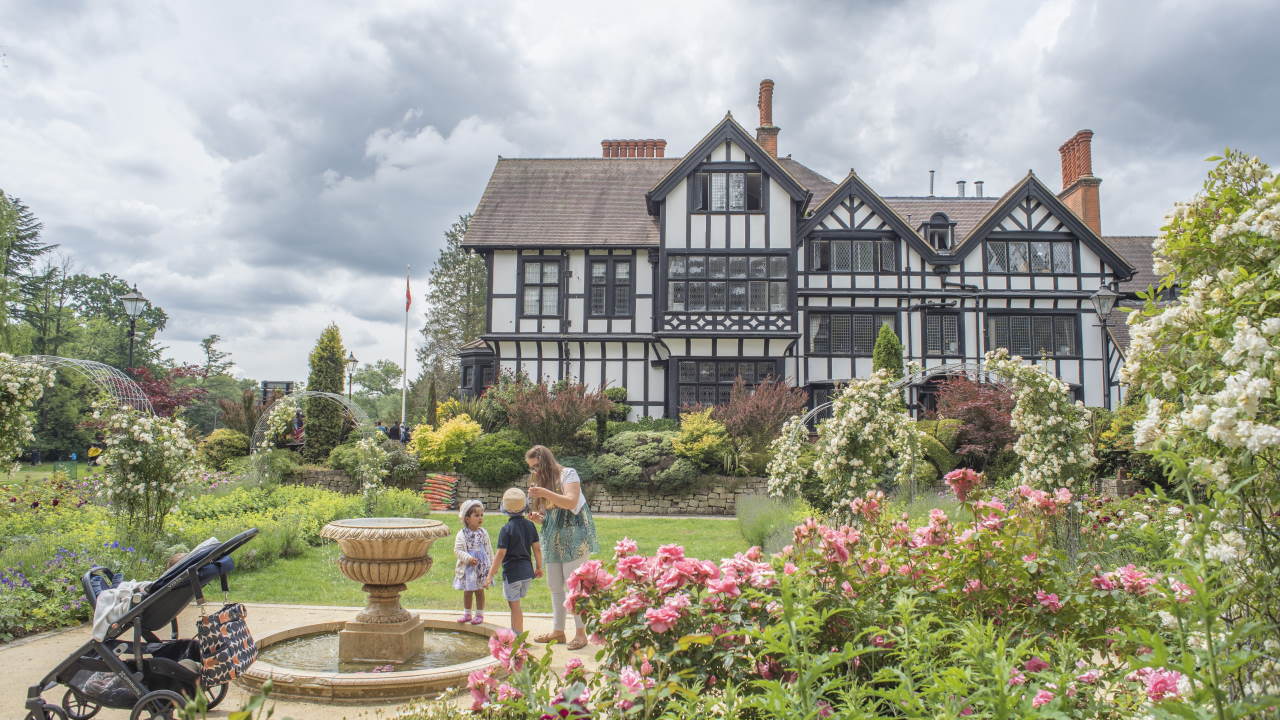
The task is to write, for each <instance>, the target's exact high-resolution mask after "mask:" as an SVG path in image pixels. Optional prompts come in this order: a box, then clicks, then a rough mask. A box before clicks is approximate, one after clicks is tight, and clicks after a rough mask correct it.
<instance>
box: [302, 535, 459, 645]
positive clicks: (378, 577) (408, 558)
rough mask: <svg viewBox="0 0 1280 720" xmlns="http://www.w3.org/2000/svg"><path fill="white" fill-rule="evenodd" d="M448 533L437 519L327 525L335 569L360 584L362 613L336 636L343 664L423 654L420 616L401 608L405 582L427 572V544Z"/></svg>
mask: <svg viewBox="0 0 1280 720" xmlns="http://www.w3.org/2000/svg"><path fill="white" fill-rule="evenodd" d="M448 534H449V529H448V528H447V527H445V524H444V523H442V522H440V521H439V520H421V519H418V518H356V519H351V520H335V521H334V522H331V523H329V524H328V525H325V526H324V528H323V529H322V530H321V531H320V537H324V538H328V539H330V540H334V541H336V542H337V543H338V547H339V549H341V550H342V556H341V557H340V558H338V567H339V569H341V570H342V574H343V575H346V576H347V577H348V578H351V579H352V580H355V581H356V582H358V583H362V585H363V587H362V588H361V589H363V590H364V592H365V593H366V594H367V595H368V601H367V603H366V605H365V608H364V610H362V611H360V613H359V614H357V615H356V617H355V620H353V621H349V622H347V623H344V625H343V627H342V630H341V631H340V632H339V633H338V655H339V657H340V658H341V659H342V660H358V661H367V662H386V663H402V662H404V661H405V660H408V659H409V658H411V657H413V656H414V655H416V654H418V653H419V652H421V651H422V625H423V622H422V618H420V617H418V616H417V615H414V614H412V613H410V612H408V611H407V610H405V609H404V608H403V607H401V605H400V593H402V592H404V591H405V583H408V582H412V581H413V580H417V579H418V578H420V577H422V576H423V575H424V574H426V572H427V571H428V570H430V569H431V556H430V554H429V551H430V548H431V543H433V542H435V541H436V539H437V538H441V537H444V536H445V535H448Z"/></svg>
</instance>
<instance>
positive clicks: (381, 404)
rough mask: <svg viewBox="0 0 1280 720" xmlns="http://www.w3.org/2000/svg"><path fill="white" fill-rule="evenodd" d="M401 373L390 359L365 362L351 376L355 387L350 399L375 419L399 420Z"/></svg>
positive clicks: (402, 373) (398, 367) (402, 372)
mask: <svg viewBox="0 0 1280 720" xmlns="http://www.w3.org/2000/svg"><path fill="white" fill-rule="evenodd" d="M403 375H404V371H403V370H401V369H400V366H399V365H398V364H396V363H394V362H392V361H390V360H378V361H377V362H374V363H367V364H365V366H364V367H362V368H360V369H359V370H356V372H355V375H353V376H352V384H353V385H355V387H356V388H357V389H356V391H355V392H354V393H353V394H352V399H353V400H354V401H355V402H356V404H357V405H359V406H360V407H361V408H363V409H364V411H365V412H367V413H369V417H371V418H373V419H375V420H378V419H382V420H387V421H391V420H395V421H396V422H399V421H400V378H401V377H402V376H403Z"/></svg>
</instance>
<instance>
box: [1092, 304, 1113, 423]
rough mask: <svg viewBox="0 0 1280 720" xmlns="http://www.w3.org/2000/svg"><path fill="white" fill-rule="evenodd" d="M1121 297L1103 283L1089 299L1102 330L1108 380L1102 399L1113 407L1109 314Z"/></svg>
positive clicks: (1108, 405)
mask: <svg viewBox="0 0 1280 720" xmlns="http://www.w3.org/2000/svg"><path fill="white" fill-rule="evenodd" d="M1119 299H1120V293H1118V292H1116V291H1115V290H1112V289H1111V288H1109V287H1107V286H1106V285H1103V286H1102V287H1100V288H1098V290H1097V291H1096V292H1095V293H1093V294H1092V295H1090V296H1089V300H1090V301H1091V302H1092V303H1093V310H1094V312H1096V313H1098V329H1099V330H1101V331H1102V365H1103V367H1102V374H1103V378H1104V379H1105V380H1106V397H1104V398H1103V399H1102V400H1103V402H1102V404H1103V407H1105V408H1107V409H1108V410H1110V409H1111V369H1110V362H1109V361H1108V359H1107V358H1108V355H1107V338H1108V335H1107V325H1108V322H1107V316H1109V315H1110V314H1111V311H1112V310H1114V309H1115V306H1116V300H1119Z"/></svg>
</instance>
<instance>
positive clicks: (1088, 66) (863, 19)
mask: <svg viewBox="0 0 1280 720" xmlns="http://www.w3.org/2000/svg"><path fill="white" fill-rule="evenodd" d="M1277 27H1280V4H1278V3H1275V2H1269V1H1267V0H1259V1H1258V2H1231V1H1221V2H1215V3H1205V2H1201V1H1200V0H1184V1H1182V2H1162V3H1139V2H1073V1H1070V0H1052V1H1050V2H1043V3H1026V2H987V1H985V0H965V1H964V2H947V3H937V4H933V3H924V2H903V3H898V2H842V3H820V2H799V3H775V2H767V1H761V0H746V1H744V0H738V1H737V2H688V0H685V1H684V2H671V3H666V2H646V3H643V4H637V5H635V6H634V7H633V8H632V9H625V8H622V7H621V5H620V4H615V3H600V2H589V3H577V4H567V3H554V2H537V3H499V2H473V3H463V2H454V3H426V2H392V1H386V2H376V1H375V2H361V3H347V2H316V1H315V0H307V1H305V2H302V1H296V2H291V1H287V0H273V1H272V2H266V3H264V2H261V1H260V0H256V1H253V2H241V1H239V0H222V1H220V2H216V3H207V2H204V3H202V2H185V1H182V2H172V3H157V2H136V3H135V2H97V1H93V0H82V1H76V0H26V1H22V0H0V188H3V189H4V190H5V191H6V192H9V193H11V194H14V195H17V196H19V197H21V198H23V200H25V201H26V202H27V204H28V205H30V206H31V207H32V208H33V210H34V211H35V212H36V213H37V214H38V215H39V216H40V218H41V219H42V220H44V222H45V225H46V238H47V240H49V241H52V242H56V243H58V244H60V245H61V248H62V250H63V251H64V252H66V253H67V254H68V255H70V256H71V257H72V258H73V260H74V262H75V263H76V265H77V267H78V269H79V270H80V271H82V272H90V273H95V274H96V273H100V272H111V273H115V274H117V275H121V276H123V277H125V278H128V279H129V280H131V281H135V282H137V284H138V288H139V289H140V290H141V291H142V292H143V293H144V294H145V295H146V296H147V297H148V298H150V299H152V300H154V301H155V302H157V303H159V304H160V305H161V306H163V307H164V308H165V310H167V311H168V312H169V313H170V315H171V317H172V321H171V323H170V326H169V328H168V330H166V331H165V332H164V333H163V335H162V336H161V339H162V341H163V342H164V343H166V344H167V345H168V346H169V347H170V348H171V352H172V354H173V355H174V356H176V357H177V358H179V359H181V360H195V359H197V358H198V357H199V348H198V341H199V340H200V338H202V337H204V336H206V335H208V334H210V333H218V334H219V335H222V336H223V337H224V338H226V348H227V349H228V350H230V351H231V352H232V353H233V357H234V359H235V360H236V362H237V364H238V367H239V370H240V372H241V373H243V374H244V375H246V376H248V377H253V378H258V379H290V378H295V379H302V378H305V376H306V356H307V353H308V352H309V351H310V348H311V346H312V344H313V343H314V341H315V338H316V336H317V335H318V334H319V332H320V330H321V329H322V328H323V327H324V325H326V324H327V323H329V322H330V321H336V322H337V323H338V324H339V325H340V326H341V328H342V332H343V336H344V339H345V340H346V343H347V345H348V347H350V348H352V349H353V351H354V352H355V354H356V355H357V357H359V358H360V359H361V360H364V361H372V360H374V359H377V358H382V357H386V358H394V359H396V360H397V361H398V360H399V357H400V347H401V345H400V344H401V328H402V323H403V319H404V315H403V312H402V311H403V309H404V305H403V296H404V295H403V293H404V290H403V282H404V280H403V274H404V268H405V265H406V264H409V265H412V266H413V279H414V287H415V295H416V296H419V297H420V296H421V295H422V293H423V291H424V290H425V287H424V284H425V282H426V274H427V270H428V269H429V267H430V265H431V263H432V262H433V260H434V258H435V256H436V253H437V252H438V249H439V246H440V243H441V235H442V233H443V231H444V230H445V229H446V228H447V227H448V226H449V224H450V222H452V221H453V220H454V219H455V218H456V217H457V216H458V215H459V214H460V213H463V212H466V211H468V210H470V209H472V208H473V207H474V206H475V204H476V202H477V200H478V199H479V196H480V193H481V192H482V190H483V189H484V184H485V182H486V180H487V178H488V175H489V172H490V171H491V169H492V167H493V164H494V161H495V160H496V158H497V156H498V155H504V156H508V157H513V156H524V157H542V156H595V155H597V154H598V153H599V149H600V146H599V141H600V139H602V138H606V137H610V138H618V137H620V138H644V137H661V138H665V139H667V140H668V142H669V146H668V148H669V153H670V154H673V155H678V154H681V153H683V152H684V151H685V150H686V149H687V148H688V147H689V146H690V145H691V144H692V143H693V142H695V141H696V140H697V139H698V138H699V137H701V135H702V134H704V133H705V132H706V131H707V130H708V129H709V128H710V127H711V126H712V125H713V124H715V123H716V122H717V121H718V120H719V119H720V118H721V117H722V116H723V115H724V113H725V111H726V110H730V111H732V112H733V113H734V115H735V116H736V117H738V118H739V119H740V120H742V122H743V124H744V125H746V126H747V127H749V128H753V127H754V126H755V124H756V119H757V116H756V109H755V100H756V89H757V85H758V82H759V80H760V79H761V78H764V77H770V78H773V79H774V80H775V81H776V82H777V89H776V92H775V104H774V108H775V109H774V121H775V123H776V124H777V125H779V126H780V127H781V128H782V133H781V135H780V138H779V149H780V152H781V153H782V154H792V155H793V156H794V157H795V158H796V159H797V160H800V161H801V162H803V163H805V164H808V165H810V166H811V167H813V168H815V169H817V170H819V171H822V172H824V173H825V174H827V175H828V176H829V177H832V178H839V177H842V176H843V175H844V173H845V172H847V170H848V169H849V168H850V167H854V168H856V169H857V170H858V172H859V173H860V174H861V175H862V176H863V177H865V178H867V179H869V180H870V181H871V182H872V184H873V185H874V186H875V187H876V188H877V189H878V190H879V191H880V192H881V193H882V194H885V195H895V194H902V195H918V194H924V193H925V192H926V191H927V182H928V170H930V169H936V170H937V171H938V177H939V183H940V184H939V188H940V189H941V191H942V192H954V187H955V186H954V181H955V180H957V179H967V180H970V181H972V180H984V181H986V184H987V185H986V187H987V192H988V193H989V194H996V195H998V194H1001V193H1003V192H1004V190H1005V189H1007V187H1008V186H1009V185H1010V184H1011V183H1013V182H1014V181H1015V180H1016V179H1018V178H1019V177H1021V176H1022V175H1023V174H1024V173H1025V172H1026V171H1027V169H1028V168H1032V169H1034V170H1035V171H1036V172H1037V173H1038V174H1039V175H1040V176H1041V177H1042V178H1044V179H1045V180H1046V182H1048V183H1049V184H1050V186H1051V187H1057V185H1058V183H1059V181H1060V175H1059V168H1058V155H1057V147H1058V145H1059V144H1061V142H1062V141H1063V140H1065V139H1067V138H1068V137H1070V136H1071V135H1072V134H1073V133H1074V132H1075V131H1076V130H1078V129H1080V128H1085V127H1087V128H1091V129H1093V130H1094V131H1095V133H1096V136H1095V138H1094V145H1093V147H1094V172H1095V173H1096V174H1097V175H1098V176H1100V177H1102V178H1103V185H1102V193H1103V195H1102V208H1103V228H1104V231H1105V232H1106V233H1107V234H1150V233H1154V232H1155V231H1156V230H1157V229H1158V228H1159V226H1160V224H1161V219H1162V218H1163V216H1164V213H1165V212H1166V210H1167V209H1168V208H1169V207H1170V205H1171V204H1172V203H1173V202H1174V201H1176V200H1178V199H1180V198H1185V197H1187V196H1189V195H1190V194H1192V193H1194V192H1195V190H1196V189H1197V188H1198V187H1199V185H1200V181H1201V178H1202V177H1203V174H1204V172H1205V171H1206V170H1207V165H1206V164H1205V163H1204V162H1203V158H1205V157H1206V156H1208V155H1210V154H1213V153H1215V152H1218V151H1220V150H1221V149H1222V148H1223V147H1225V146H1228V145H1230V146H1233V147H1240V148H1242V149H1245V150H1248V151H1249V152H1252V153H1255V154H1257V155H1260V156H1261V157H1262V158H1263V159H1264V160H1268V161H1270V162H1272V163H1276V162H1280V133H1277V132H1276V127H1277V116H1278V114H1277V110H1280V91H1278V88H1280V80H1277V74H1276V68H1278V67H1280V50H1277V47H1278V45H1277V43H1276V42H1275V39H1274V31H1275V28H1277ZM421 310H422V304H421V302H417V303H415V307H414V314H413V317H412V319H411V321H410V326H411V330H412V331H414V334H415V337H413V338H411V342H416V330H417V329H418V327H420V326H421V323H422V320H421ZM410 366H411V372H412V371H416V368H415V367H414V365H413V361H412V360H411V361H410Z"/></svg>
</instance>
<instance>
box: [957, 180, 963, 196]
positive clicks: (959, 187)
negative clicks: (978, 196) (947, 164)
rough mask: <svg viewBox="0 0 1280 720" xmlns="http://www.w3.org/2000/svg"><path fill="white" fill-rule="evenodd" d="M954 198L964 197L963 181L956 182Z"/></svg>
mask: <svg viewBox="0 0 1280 720" xmlns="http://www.w3.org/2000/svg"><path fill="white" fill-rule="evenodd" d="M956 197H964V181H963V180H957V181H956Z"/></svg>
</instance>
